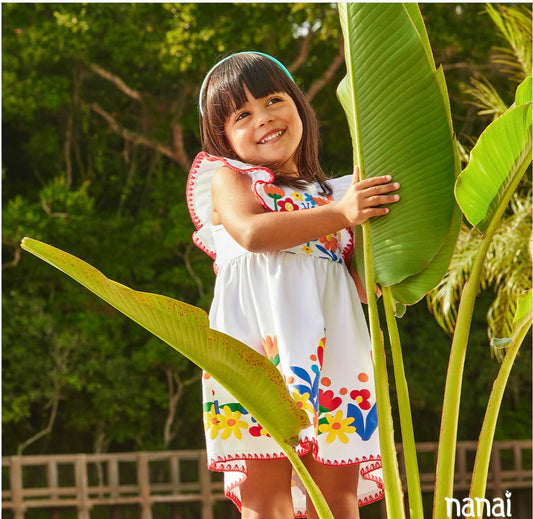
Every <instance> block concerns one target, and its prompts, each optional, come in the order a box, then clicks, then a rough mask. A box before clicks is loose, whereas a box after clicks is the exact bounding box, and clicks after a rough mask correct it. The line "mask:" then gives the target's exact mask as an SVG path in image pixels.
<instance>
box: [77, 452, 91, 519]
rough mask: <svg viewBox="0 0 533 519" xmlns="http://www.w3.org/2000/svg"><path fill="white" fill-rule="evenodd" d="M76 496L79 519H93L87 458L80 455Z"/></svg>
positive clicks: (78, 457)
mask: <svg viewBox="0 0 533 519" xmlns="http://www.w3.org/2000/svg"><path fill="white" fill-rule="evenodd" d="M74 466H75V473H76V494H77V499H78V519H91V513H90V509H91V506H90V503H89V492H88V482H87V457H86V456H85V454H80V455H79V456H77V457H76V461H75V464H74Z"/></svg>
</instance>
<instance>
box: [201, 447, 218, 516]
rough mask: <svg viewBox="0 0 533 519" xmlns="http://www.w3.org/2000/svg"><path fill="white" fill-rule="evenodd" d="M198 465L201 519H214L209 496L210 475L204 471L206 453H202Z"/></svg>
mask: <svg viewBox="0 0 533 519" xmlns="http://www.w3.org/2000/svg"><path fill="white" fill-rule="evenodd" d="M198 463H199V467H198V471H199V473H200V488H201V493H202V519H214V515H213V498H212V496H211V473H210V472H209V471H208V470H206V468H207V452H206V451H202V453H201V455H200V458H199V460H198Z"/></svg>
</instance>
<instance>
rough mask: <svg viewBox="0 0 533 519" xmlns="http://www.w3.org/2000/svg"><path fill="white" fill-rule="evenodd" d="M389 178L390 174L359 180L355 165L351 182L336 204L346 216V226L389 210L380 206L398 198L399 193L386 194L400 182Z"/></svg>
mask: <svg viewBox="0 0 533 519" xmlns="http://www.w3.org/2000/svg"><path fill="white" fill-rule="evenodd" d="M391 180H392V177H391V176H390V175H384V176H381V177H373V178H367V179H365V180H359V166H356V167H355V171H354V174H353V177H352V184H351V185H350V187H349V188H348V190H347V191H346V193H345V194H344V196H343V197H342V198H341V200H339V202H338V204H337V209H338V210H339V211H340V212H341V214H342V215H343V216H344V217H345V218H346V227H349V226H354V225H361V224H362V223H364V222H366V221H367V220H368V219H369V218H372V217H374V216H382V215H385V214H387V213H388V212H389V208H388V207H381V206H383V205H385V204H393V203H395V202H397V201H398V200H400V196H399V195H397V194H394V195H391V194H388V193H391V192H392V191H396V190H397V189H399V188H400V184H398V183H397V182H391Z"/></svg>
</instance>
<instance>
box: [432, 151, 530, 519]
mask: <svg viewBox="0 0 533 519" xmlns="http://www.w3.org/2000/svg"><path fill="white" fill-rule="evenodd" d="M530 162H531V152H529V154H528V155H527V156H526V157H525V158H524V160H522V161H521V166H520V171H519V172H518V173H517V174H516V175H514V176H513V181H512V182H511V184H510V185H509V186H507V189H506V193H505V195H504V196H503V197H502V199H501V200H500V202H499V205H498V208H497V210H496V212H495V213H494V216H493V218H492V220H491V222H490V224H489V226H488V228H487V230H486V232H485V236H484V238H483V240H481V243H480V246H479V249H478V251H477V253H476V256H475V258H474V262H473V264H472V268H471V271H470V277H469V279H468V281H467V282H466V283H465V286H464V288H463V293H462V295H461V301H460V303H459V310H458V311H457V321H456V323H455V331H454V334H453V340H452V347H451V351H450V360H449V362H448V372H447V374H446V386H445V388H444V400H443V405H442V419H441V426H440V437H439V448H438V455H437V470H436V474H435V493H434V496H433V519H445V518H446V501H445V499H444V498H445V497H452V496H453V483H454V475H455V450H456V446H457V429H458V423H459V406H460V403H461V388H462V383H463V371H464V363H465V358H466V348H467V346H468V338H469V335H470V327H471V324H472V315H473V313H474V305H475V302H476V297H477V293H478V291H479V284H480V279H481V271H482V269H483V263H484V261H485V256H486V255H487V251H488V249H489V246H490V243H491V241H492V238H493V236H494V233H495V232H496V229H497V228H498V226H499V225H500V221H501V219H502V215H503V213H504V212H505V209H506V208H507V205H508V203H509V200H510V199H511V196H512V195H513V193H514V191H515V189H516V187H517V186H518V184H519V183H520V179H521V178H522V176H523V174H524V172H525V170H526V169H527V167H528V165H529V163H530Z"/></svg>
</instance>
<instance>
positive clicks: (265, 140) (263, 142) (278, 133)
mask: <svg viewBox="0 0 533 519" xmlns="http://www.w3.org/2000/svg"><path fill="white" fill-rule="evenodd" d="M282 133H283V132H281V131H280V132H276V133H275V134H274V135H271V136H270V137H267V138H266V139H263V140H262V141H261V144H266V143H267V142H270V141H271V140H273V139H276V138H277V137H280V136H281V134H282Z"/></svg>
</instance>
